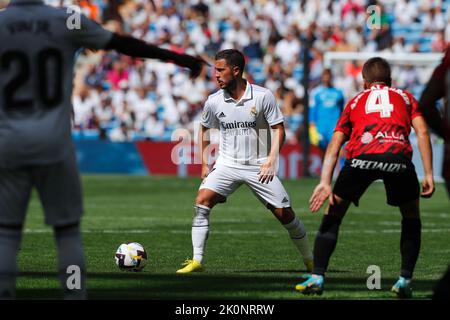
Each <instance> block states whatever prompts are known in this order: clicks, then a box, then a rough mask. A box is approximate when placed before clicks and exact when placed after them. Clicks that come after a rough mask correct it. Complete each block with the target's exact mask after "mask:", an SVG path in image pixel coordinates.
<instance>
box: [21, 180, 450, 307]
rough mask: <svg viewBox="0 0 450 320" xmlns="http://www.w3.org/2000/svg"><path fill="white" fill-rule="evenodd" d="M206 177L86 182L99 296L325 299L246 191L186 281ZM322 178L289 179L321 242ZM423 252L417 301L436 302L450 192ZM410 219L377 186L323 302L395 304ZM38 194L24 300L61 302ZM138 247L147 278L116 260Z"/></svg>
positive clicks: (88, 242)
mask: <svg viewBox="0 0 450 320" xmlns="http://www.w3.org/2000/svg"><path fill="white" fill-rule="evenodd" d="M199 182H200V180H199V179H198V178H187V179H180V178H175V177H142V176H97V175H95V176H92V175H87V176H83V189H84V190H83V191H84V196H85V197H84V201H85V211H86V213H85V215H84V217H83V221H82V230H83V242H84V247H85V255H86V260H87V268H88V282H87V285H88V289H89V297H90V298H91V299H105V298H106V299H108V298H112V299H116V298H117V299H311V298H312V299H317V298H318V297H308V296H303V295H301V294H299V293H298V292H296V291H295V290H294V286H295V284H296V283H297V282H298V281H299V277H300V276H301V275H302V274H303V273H304V272H305V270H304V266H303V264H302V262H301V260H300V258H299V256H298V253H297V251H296V250H295V248H294V246H293V244H292V243H291V241H290V239H289V238H288V236H287V232H286V231H285V229H284V228H283V227H282V226H281V225H280V224H279V223H278V221H277V220H276V219H275V218H274V217H273V216H272V214H271V213H270V212H269V211H268V210H267V209H265V208H264V207H263V206H262V205H261V203H260V202H259V201H258V200H257V199H256V198H255V197H254V195H253V194H252V193H251V191H250V190H249V189H248V188H247V187H246V186H242V187H241V188H239V189H238V190H237V191H236V193H234V194H233V195H232V196H231V197H230V198H229V199H228V201H227V203H226V204H221V205H218V206H217V207H216V208H214V210H213V211H212V214H211V220H210V221H211V232H210V236H209V240H208V244H207V247H206V255H205V261H204V263H205V267H206V272H204V273H198V274H192V275H176V274H175V271H176V270H177V268H178V267H179V266H180V264H181V263H182V262H183V261H184V260H185V259H187V258H190V257H191V254H192V249H191V235H190V231H191V220H192V212H193V209H192V208H193V203H194V199H195V195H196V192H197V188H198V185H199ZM316 183H317V180H314V179H301V180H298V181H285V186H286V188H287V190H288V192H289V194H290V196H291V198H292V202H293V207H294V209H295V211H296V213H297V214H298V215H299V216H300V218H301V219H302V220H303V221H304V223H305V225H306V227H307V231H308V234H309V237H310V244H311V246H312V245H313V243H314V238H315V234H316V231H317V229H318V226H319V224H320V221H321V216H322V214H321V213H317V214H312V213H310V212H309V210H308V207H307V205H308V199H309V197H310V195H311V192H312V190H313V188H314V186H315V184H316ZM421 208H422V225H423V233H422V248H421V253H420V257H419V260H418V263H417V266H416V271H415V282H414V298H417V299H427V298H430V296H431V294H432V289H433V286H434V285H435V282H436V280H437V279H439V277H440V276H441V275H442V273H443V272H444V271H445V269H446V268H447V265H448V263H449V262H450V245H449V239H450V236H449V234H450V205H449V202H448V200H447V197H446V194H445V190H444V186H443V185H442V184H440V185H438V186H437V191H436V193H435V195H434V196H433V198H432V199H430V200H424V201H422V202H421ZM400 220H401V218H400V213H399V212H398V209H397V208H394V207H389V206H388V205H387V204H386V201H385V192H384V186H383V184H381V183H374V184H372V186H371V187H370V188H369V190H368V191H367V192H366V194H365V195H364V196H363V198H362V199H361V203H360V206H359V207H354V206H351V208H350V210H349V212H348V213H347V216H346V218H345V219H344V222H343V224H342V226H341V229H340V234H339V241H338V245H337V248H336V251H335V253H334V255H333V256H332V258H331V262H330V267H329V272H328V274H327V279H326V283H325V289H326V290H325V292H324V294H323V295H322V296H320V299H390V298H393V297H392V295H391V294H390V291H389V290H390V287H391V286H392V284H393V283H394V282H395V280H396V279H397V277H398V272H399V271H398V270H399V265H400V252H399V239H400ZM43 221H44V219H43V215H42V209H41V206H40V203H39V202H38V200H37V196H36V194H34V195H33V199H32V201H31V203H30V207H29V210H28V216H27V221H26V224H25V233H24V236H23V241H22V245H21V250H20V252H19V256H18V263H19V268H20V275H19V277H18V280H17V288H18V292H17V296H18V298H59V297H61V290H60V289H59V283H58V280H57V274H56V259H57V258H56V252H55V244H54V240H53V235H52V230H51V229H50V228H49V227H48V226H45V225H44V222H43ZM129 241H137V242H140V243H142V244H143V245H144V246H145V248H146V249H147V251H148V254H149V263H148V265H147V266H146V267H145V269H144V270H143V271H142V272H140V273H133V272H122V271H120V270H118V268H117V267H116V265H115V262H114V253H115V250H116V249H117V247H118V246H119V244H121V243H123V242H129ZM370 265H377V266H379V267H380V268H381V290H368V289H367V286H366V281H367V278H368V277H369V276H370V275H369V274H368V273H366V272H367V268H368V266H370Z"/></svg>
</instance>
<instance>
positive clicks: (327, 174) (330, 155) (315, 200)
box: [309, 131, 348, 212]
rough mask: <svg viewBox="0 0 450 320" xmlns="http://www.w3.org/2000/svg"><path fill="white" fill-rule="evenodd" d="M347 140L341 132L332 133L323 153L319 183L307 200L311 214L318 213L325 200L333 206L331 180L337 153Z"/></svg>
mask: <svg viewBox="0 0 450 320" xmlns="http://www.w3.org/2000/svg"><path fill="white" fill-rule="evenodd" d="M347 139H348V137H347V136H346V135H345V134H344V133H343V132H340V131H335V132H334V133H333V137H332V139H331V142H330V144H329V145H328V147H327V151H326V152H325V158H324V160H323V165H322V174H321V176H320V183H319V184H318V185H317V187H316V188H315V189H314V192H313V194H312V196H311V198H310V199H309V209H310V210H311V212H317V211H319V209H320V208H321V207H322V205H323V204H324V203H325V201H326V200H327V199H328V200H329V201H330V204H334V200H333V194H332V192H331V191H332V189H331V180H332V178H333V172H334V168H335V167H336V162H337V159H338V157H339V151H340V150H341V147H342V145H343V144H344V142H345V141H347Z"/></svg>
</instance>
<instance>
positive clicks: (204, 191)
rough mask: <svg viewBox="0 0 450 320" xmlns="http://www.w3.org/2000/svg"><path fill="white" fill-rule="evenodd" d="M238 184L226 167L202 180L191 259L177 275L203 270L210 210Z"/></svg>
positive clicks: (217, 167)
mask: <svg viewBox="0 0 450 320" xmlns="http://www.w3.org/2000/svg"><path fill="white" fill-rule="evenodd" d="M239 185H240V183H239V182H238V179H237V177H236V175H235V174H234V172H233V170H232V169H230V168H228V167H226V166H220V165H218V166H216V167H215V168H214V169H213V170H212V171H211V173H210V174H209V175H208V176H207V177H206V178H205V179H204V180H203V182H202V184H201V185H200V189H199V191H198V193H197V197H196V199H195V206H194V217H193V219H192V231H191V236H192V250H193V258H192V259H189V260H186V261H185V263H184V264H183V268H181V269H179V270H177V273H190V272H196V271H202V270H203V265H202V263H203V256H204V251H205V247H206V242H207V240H208V235H209V217H210V213H211V209H212V208H213V207H214V206H215V205H216V204H218V203H224V202H225V201H226V198H227V197H228V196H229V195H230V194H231V193H233V192H234V191H235V190H236V189H237V188H238V187H239Z"/></svg>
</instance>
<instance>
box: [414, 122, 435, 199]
mask: <svg viewBox="0 0 450 320" xmlns="http://www.w3.org/2000/svg"><path fill="white" fill-rule="evenodd" d="M412 126H413V128H414V131H415V132H416V135H417V143H418V145H419V151H420V155H421V157H422V164H423V170H424V172H425V177H424V178H423V181H422V193H421V196H422V197H423V198H430V197H431V196H432V195H433V193H434V178H433V149H431V141H430V134H429V133H428V128H427V124H426V122H425V119H424V118H423V117H421V116H418V117H415V118H414V119H413V120H412Z"/></svg>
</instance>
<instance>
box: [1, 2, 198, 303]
mask: <svg viewBox="0 0 450 320" xmlns="http://www.w3.org/2000/svg"><path fill="white" fill-rule="evenodd" d="M72 16H73V13H72ZM70 17H71V15H70V14H68V13H67V10H66V9H64V8H63V9H60V8H54V7H50V6H46V5H45V4H44V3H43V1H42V0H12V1H11V2H10V5H9V6H8V7H7V9H6V10H5V11H3V12H0V42H1V43H2V45H1V47H0V256H1V257H2V258H1V259H0V298H3V299H8V298H14V297H15V282H16V275H17V263H16V254H17V250H18V247H19V245H20V241H21V235H22V228H23V223H24V220H25V215H26V210H27V207H28V203H29V199H30V194H31V190H32V188H33V187H35V188H36V189H37V192H38V194H39V198H40V201H41V203H42V206H43V208H44V212H45V222H46V223H47V224H48V225H51V226H52V227H53V229H54V235H55V240H56V244H57V251H58V272H59V277H60V281H61V285H62V287H63V289H65V290H64V298H66V299H84V298H86V288H85V261H84V254H83V247H82V242H81V234H80V227H79V224H80V218H81V216H82V213H83V202H82V192H81V184H80V178H79V172H78V167H77V163H76V158H75V149H74V146H73V143H72V138H71V112H72V103H71V97H72V82H73V73H74V70H73V69H74V64H75V55H76V53H77V52H78V51H79V50H80V49H82V48H88V49H94V50H96V49H97V50H98V49H107V50H108V49H114V50H116V51H118V52H120V53H122V54H126V55H129V56H132V57H141V58H152V59H159V60H162V61H167V62H169V61H170V62H173V63H175V64H177V65H179V66H181V67H186V68H189V69H190V71H191V76H192V77H196V76H198V75H199V74H200V71H201V69H202V66H203V63H204V61H203V60H201V59H199V58H197V57H193V56H189V55H185V54H177V53H174V52H172V51H169V50H164V49H161V48H159V47H157V46H154V45H150V44H147V43H145V42H143V41H140V40H138V39H135V38H132V37H128V36H123V35H119V34H115V33H112V32H110V31H107V30H105V29H103V28H102V27H101V26H100V25H98V24H97V23H95V22H94V21H92V20H89V19H88V18H86V17H85V16H83V15H79V18H80V19H79V22H80V23H79V25H78V26H76V24H75V27H74V26H72V27H70V23H68V21H69V18H70ZM73 266H77V267H78V268H79V270H80V283H81V286H76V287H75V288H74V289H71V288H72V286H70V288H69V286H68V285H67V282H68V280H70V279H69V277H70V276H71V273H70V272H69V273H67V271H68V270H71V269H73ZM69 267H70V268H69Z"/></svg>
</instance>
